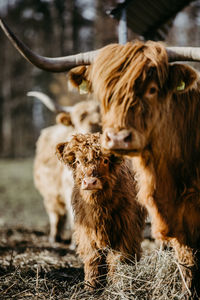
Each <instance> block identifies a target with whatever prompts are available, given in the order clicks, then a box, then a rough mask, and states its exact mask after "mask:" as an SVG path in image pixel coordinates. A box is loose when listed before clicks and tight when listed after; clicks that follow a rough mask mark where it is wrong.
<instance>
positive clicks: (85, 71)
mask: <svg viewBox="0 0 200 300" xmlns="http://www.w3.org/2000/svg"><path fill="white" fill-rule="evenodd" d="M89 70H90V67H88V66H80V67H76V68H74V69H72V70H71V71H70V72H69V74H68V76H69V81H70V83H71V84H72V86H74V87H75V88H78V89H79V93H80V94H87V93H89V92H91V83H90V81H89V79H88V77H89V76H88V75H89Z"/></svg>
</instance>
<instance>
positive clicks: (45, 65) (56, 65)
mask: <svg viewBox="0 0 200 300" xmlns="http://www.w3.org/2000/svg"><path fill="white" fill-rule="evenodd" d="M0 27H1V28H2V29H3V31H4V33H5V34H6V36H7V37H8V38H9V40H10V41H11V43H12V44H13V45H14V47H15V48H16V49H17V50H18V51H19V52H20V53H21V55H22V56H23V57H24V58H25V59H26V60H28V61H29V62H31V63H32V64H33V65H35V66H36V67H38V68H40V69H42V70H45V71H49V72H65V71H68V70H70V69H72V68H74V67H76V66H80V65H90V64H91V63H92V62H93V61H94V59H95V57H96V56H97V54H98V52H99V50H95V51H90V52H85V53H79V54H76V55H69V56H64V57H56V58H50V57H44V56H40V55H38V54H36V53H34V52H33V51H31V50H30V49H29V48H28V47H27V46H26V45H25V44H24V43H23V42H22V41H20V40H19V39H18V38H17V37H16V35H15V34H14V33H13V32H12V31H11V30H10V29H9V27H8V26H7V25H6V24H5V22H4V21H3V20H2V19H0Z"/></svg>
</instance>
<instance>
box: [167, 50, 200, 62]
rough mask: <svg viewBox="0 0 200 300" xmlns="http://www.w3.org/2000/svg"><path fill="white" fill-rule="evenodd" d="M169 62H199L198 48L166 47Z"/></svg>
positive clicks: (199, 53)
mask: <svg viewBox="0 0 200 300" xmlns="http://www.w3.org/2000/svg"><path fill="white" fill-rule="evenodd" d="M166 51H167V54H168V60H169V62H173V61H200V47H166Z"/></svg>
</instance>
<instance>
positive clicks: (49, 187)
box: [28, 92, 101, 243]
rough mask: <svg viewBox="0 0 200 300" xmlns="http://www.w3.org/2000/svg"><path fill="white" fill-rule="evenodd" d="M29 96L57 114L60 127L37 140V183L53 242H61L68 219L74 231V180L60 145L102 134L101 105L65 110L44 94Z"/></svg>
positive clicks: (90, 103)
mask: <svg viewBox="0 0 200 300" xmlns="http://www.w3.org/2000/svg"><path fill="white" fill-rule="evenodd" d="M28 95H29V96H34V97H36V98H38V99H40V100H41V101H42V102H43V103H44V104H45V105H46V106H47V107H48V108H49V109H51V110H52V111H54V112H55V113H57V116H56V124H55V125H53V126H50V127H47V128H45V129H43V130H42V131H41V134H40V136H39V138H38V140H37V143H36V154H35V160H34V182H35V186H36V188H37V189H38V190H39V192H40V194H41V195H42V197H43V199H44V206H45V208H46V211H47V214H48V216H49V222H50V236H49V240H50V241H51V242H52V243H53V242H56V241H58V242H59V241H62V240H63V239H65V235H64V233H65V225H66V219H67V218H68V223H69V227H70V229H71V230H72V229H73V214H72V209H71V194H72V189H73V185H74V181H73V176H72V172H71V170H70V169H69V168H67V167H66V168H64V166H63V165H62V164H61V163H60V162H59V161H58V159H57V158H56V155H55V151H56V145H57V144H58V143H60V142H63V141H67V140H69V139H70V138H71V137H72V135H73V134H75V133H78V132H81V133H87V132H97V131H100V130H101V126H100V124H101V121H100V109H99V104H98V103H97V102H95V101H94V100H92V101H84V102H80V103H78V104H76V105H74V106H73V107H63V106H59V105H58V104H55V102H53V101H52V100H51V99H50V98H49V97H48V96H46V95H45V94H43V93H39V92H29V93H28ZM61 111H62V112H61ZM58 112H60V113H58Z"/></svg>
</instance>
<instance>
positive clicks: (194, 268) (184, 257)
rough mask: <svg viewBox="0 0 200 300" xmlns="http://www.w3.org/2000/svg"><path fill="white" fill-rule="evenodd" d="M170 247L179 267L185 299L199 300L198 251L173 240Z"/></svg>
mask: <svg viewBox="0 0 200 300" xmlns="http://www.w3.org/2000/svg"><path fill="white" fill-rule="evenodd" d="M172 245H173V247H174V249H175V253H176V256H177V258H178V262H179V265H180V271H181V275H182V279H183V290H184V292H185V293H186V295H185V299H192V300H197V299H200V251H199V250H197V249H194V248H191V247H188V246H186V245H184V244H181V243H179V242H178V241H177V239H173V241H172Z"/></svg>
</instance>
